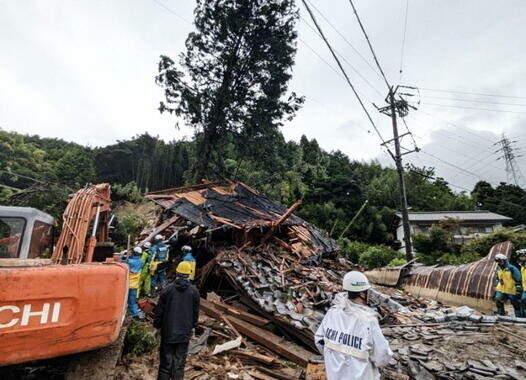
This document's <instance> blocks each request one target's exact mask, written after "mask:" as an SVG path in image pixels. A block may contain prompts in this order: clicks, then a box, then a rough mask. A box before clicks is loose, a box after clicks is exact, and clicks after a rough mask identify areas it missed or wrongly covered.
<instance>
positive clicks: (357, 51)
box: [307, 0, 382, 79]
mask: <svg viewBox="0 0 526 380" xmlns="http://www.w3.org/2000/svg"><path fill="white" fill-rule="evenodd" d="M307 1H308V2H309V4H310V5H311V6H312V8H314V10H315V11H316V12H318V13H319V14H320V16H321V17H322V18H323V19H324V20H325V21H326V22H327V24H329V26H330V27H331V28H332V29H334V31H335V32H336V33H338V35H339V36H340V37H341V38H342V39H343V40H344V41H345V43H347V45H349V46H350V47H351V49H353V50H354V52H355V53H356V54H357V55H358V56H359V57H360V58H361V59H362V61H363V62H365V64H366V65H367V66H369V68H370V69H371V70H372V71H373V72H374V73H375V74H376V75H378V77H379V78H380V79H382V75H381V74H380V73H379V72H378V70H377V69H375V68H374V66H373V65H371V64H370V63H369V61H368V60H367V59H366V58H365V57H364V56H363V55H362V54H361V53H360V51H359V50H358V49H357V48H356V47H354V45H353V44H352V43H351V42H350V41H349V40H348V39H347V38H346V37H345V35H344V34H343V33H341V32H340V31H339V30H338V28H336V27H335V26H334V25H333V24H332V23H331V22H330V20H329V19H328V18H327V17H326V16H325V15H324V14H323V13H322V12H321V11H320V10H319V9H318V8H317V7H316V6H315V5H314V4H313V3H312V1H310V0H307Z"/></svg>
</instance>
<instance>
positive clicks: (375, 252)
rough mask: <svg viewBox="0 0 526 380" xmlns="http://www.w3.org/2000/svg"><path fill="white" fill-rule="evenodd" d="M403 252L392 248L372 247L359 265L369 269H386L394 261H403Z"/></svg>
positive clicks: (364, 254) (361, 258) (363, 255)
mask: <svg viewBox="0 0 526 380" xmlns="http://www.w3.org/2000/svg"><path fill="white" fill-rule="evenodd" d="M403 257H404V255H403V253H401V252H398V251H395V250H393V249H391V248H388V247H385V246H381V245H377V246H370V247H369V249H367V251H366V252H365V253H363V254H362V255H361V256H360V259H359V261H358V262H359V264H360V265H363V266H364V267H366V268H368V269H373V268H379V267H384V266H386V265H387V264H389V263H390V262H391V261H392V260H394V259H403Z"/></svg>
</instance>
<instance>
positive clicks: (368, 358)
mask: <svg viewBox="0 0 526 380" xmlns="http://www.w3.org/2000/svg"><path fill="white" fill-rule="evenodd" d="M370 288H371V285H370V284H369V280H368V279H367V277H366V276H365V275H364V274H363V273H361V272H357V271H352V272H348V273H347V274H346V275H345V276H344V278H343V289H344V290H346V291H347V292H342V293H338V294H337V295H336V297H335V298H334V301H333V304H332V306H331V308H330V309H329V310H328V311H327V314H325V317H324V318H323V320H322V322H321V325H320V327H319V328H318V331H316V335H315V337H314V340H315V343H316V347H318V350H319V351H320V352H321V353H322V354H323V357H324V361H325V370H326V373H327V380H380V373H379V371H378V368H379V367H383V366H385V365H386V364H388V363H389V360H390V359H391V357H392V355H393V352H392V351H391V348H390V347H389V343H388V342H387V340H386V339H385V337H384V335H383V334H382V330H381V329H380V324H379V322H378V314H377V313H376V312H375V311H373V310H372V309H371V308H369V307H368V306H367V298H368V291H369V289H370Z"/></svg>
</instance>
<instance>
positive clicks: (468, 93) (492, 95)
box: [419, 87, 526, 99]
mask: <svg viewBox="0 0 526 380" xmlns="http://www.w3.org/2000/svg"><path fill="white" fill-rule="evenodd" d="M419 89H420V90H424V91H435V92H450V93H453V94H465V95H475V96H491V97H495V98H514V99H526V96H515V95H500V94H488V93H482V92H467V91H456V90H439V89H436V88H426V87H419Z"/></svg>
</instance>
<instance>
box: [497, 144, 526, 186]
mask: <svg viewBox="0 0 526 380" xmlns="http://www.w3.org/2000/svg"><path fill="white" fill-rule="evenodd" d="M516 142H517V141H516V140H510V139H508V138H507V137H506V136H505V135H504V134H503V135H502V139H501V140H500V141H498V142H497V143H495V144H493V145H500V148H499V149H498V150H496V153H502V156H500V157H499V158H497V160H504V161H505V162H506V182H508V183H510V182H511V179H513V183H515V185H516V186H520V185H519V183H520V181H522V182H524V176H523V175H522V173H521V171H520V168H519V166H518V165H517V161H516V159H517V158H519V157H522V155H521V154H517V153H516V152H517V151H518V150H519V149H517V148H516V147H514V146H513V144H515V143H516Z"/></svg>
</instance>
